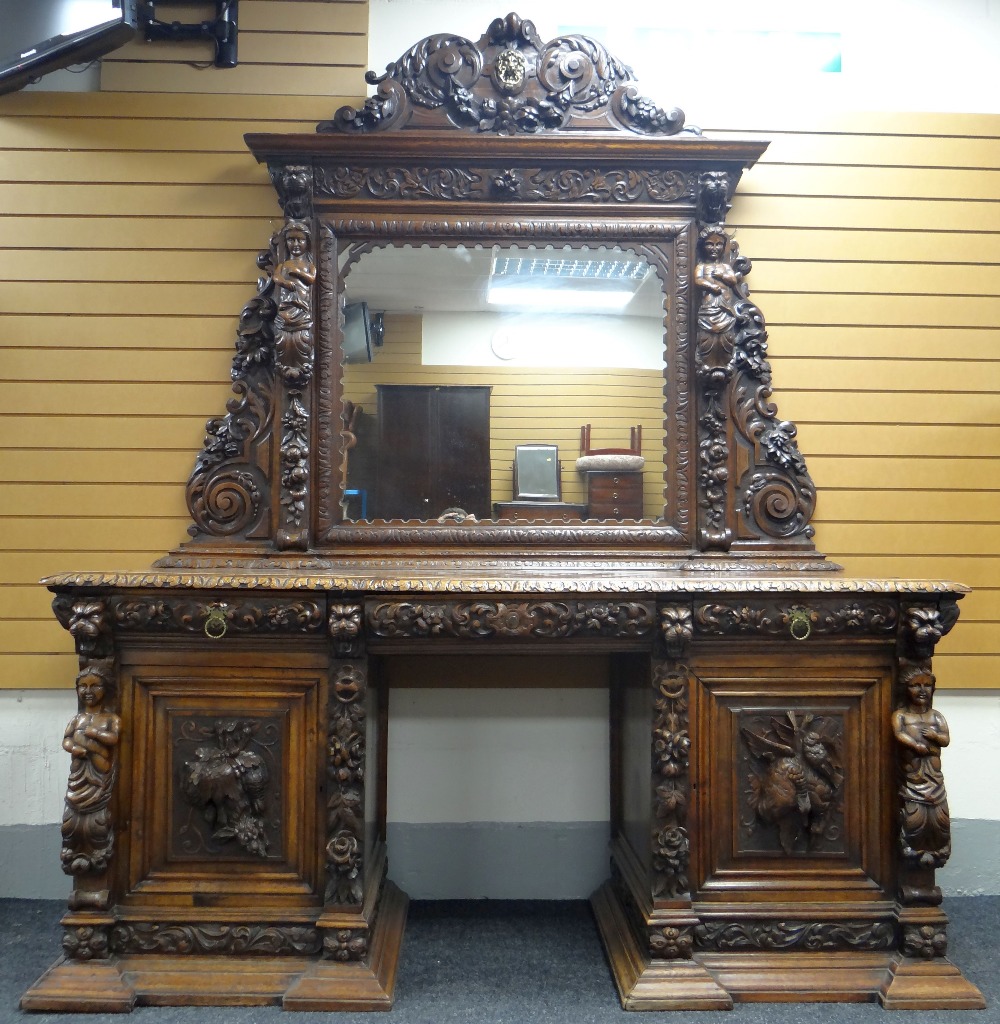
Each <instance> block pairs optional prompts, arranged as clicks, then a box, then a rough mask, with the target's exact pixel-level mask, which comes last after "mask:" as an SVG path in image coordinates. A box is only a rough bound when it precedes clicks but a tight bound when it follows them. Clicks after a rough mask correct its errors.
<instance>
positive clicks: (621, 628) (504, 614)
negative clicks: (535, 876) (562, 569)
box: [367, 601, 656, 640]
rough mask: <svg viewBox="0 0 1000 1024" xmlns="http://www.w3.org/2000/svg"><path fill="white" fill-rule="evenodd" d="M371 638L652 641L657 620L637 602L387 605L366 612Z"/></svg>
mask: <svg viewBox="0 0 1000 1024" xmlns="http://www.w3.org/2000/svg"><path fill="white" fill-rule="evenodd" d="M367 619H368V629H369V631H370V633H371V635H372V637H379V638H381V639H384V640H401V639H413V638H424V637H454V638H457V639H464V640H486V639H511V640H513V639H518V640H533V639H557V638H563V637H571V636H576V637H580V636H583V637H586V636H593V637H604V638H607V637H623V638H626V637H627V638H636V639H638V638H642V637H651V636H652V635H653V633H654V631H655V629H656V616H655V612H654V609H653V607H652V605H651V604H648V603H644V602H639V601H624V602H618V601H510V602H504V601H456V602H440V603H438V602H426V603H418V602H410V601H390V602H384V603H381V604H372V605H370V606H369V607H368V609H367Z"/></svg>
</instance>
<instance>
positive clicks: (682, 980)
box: [591, 882, 986, 1010]
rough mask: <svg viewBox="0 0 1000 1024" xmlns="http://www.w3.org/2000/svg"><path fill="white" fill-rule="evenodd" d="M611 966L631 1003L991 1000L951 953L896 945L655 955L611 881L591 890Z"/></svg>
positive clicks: (683, 1006) (968, 1005)
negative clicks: (912, 953) (903, 950)
mask: <svg viewBox="0 0 1000 1024" xmlns="http://www.w3.org/2000/svg"><path fill="white" fill-rule="evenodd" d="M591 904H592V906H593V908H594V914H595V916H596V917H597V925H598V929H599V930H600V933H601V939H602V941H603V942H604V948H605V951H606V952H607V956H608V962H609V963H610V965H611V973H612V975H613V977H614V980H615V985H616V986H617V988H618V995H619V997H620V999H621V1003H622V1006H623V1007H624V1008H625V1009H626V1010H722V1009H732V1006H733V1003H734V1002H795V1003H809V1002H836V1003H848V1002H874V1001H876V1000H877V1001H878V1002H880V1003H881V1004H882V1005H883V1006H884V1007H885V1008H886V1009H900V1010H902V1009H906V1010H972V1009H982V1008H983V1007H984V1006H985V1005H986V1003H985V1001H984V999H983V996H982V994H981V993H980V991H979V989H977V988H976V987H975V985H973V984H971V982H969V981H967V980H966V979H965V977H963V975H962V973H961V972H960V971H959V970H958V968H957V967H955V966H954V964H952V963H951V962H950V961H948V960H946V959H943V958H935V959H934V960H930V961H913V960H907V959H904V958H903V957H901V956H900V955H899V954H897V953H894V952H892V951H886V952H872V953H866V952H857V953H855V952H843V953H793V952H787V953H785V952H777V953H775V952H768V951H765V950H762V951H760V952H750V953H696V954H695V956H694V957H693V959H691V960H688V961H664V960H653V959H651V958H650V956H649V953H648V952H647V951H646V950H645V949H644V948H642V946H641V945H640V943H639V940H638V938H637V937H636V934H635V931H634V930H633V929H632V928H631V927H630V924H629V920H628V917H627V915H626V912H625V908H624V906H623V905H622V903H621V899H620V897H619V896H618V893H617V891H616V890H615V888H614V887H613V886H612V885H611V883H610V882H606V883H605V884H604V885H603V886H602V887H601V888H600V889H598V890H597V892H595V893H594V895H593V896H592V897H591Z"/></svg>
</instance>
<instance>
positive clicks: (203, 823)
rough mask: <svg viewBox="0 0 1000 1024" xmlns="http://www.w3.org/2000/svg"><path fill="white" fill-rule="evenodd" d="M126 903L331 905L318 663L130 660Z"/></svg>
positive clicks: (161, 654) (290, 655)
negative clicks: (204, 899) (205, 894)
mask: <svg viewBox="0 0 1000 1024" xmlns="http://www.w3.org/2000/svg"><path fill="white" fill-rule="evenodd" d="M122 677H123V705H124V710H125V712H126V717H127V720H128V721H129V722H131V729H130V733H131V743H132V745H133V750H132V754H131V757H130V758H129V759H128V762H127V763H128V764H129V765H130V766H131V767H130V769H129V774H130V776H131V777H129V778H123V780H122V781H123V794H126V795H125V797H124V799H126V800H127V801H128V803H129V805H130V806H129V810H130V828H129V830H128V832H129V835H128V837H127V842H126V844H125V846H126V851H123V852H124V856H123V857H122V858H121V869H122V870H124V871H127V877H126V878H123V879H121V880H120V884H121V886H122V889H123V891H124V893H125V902H127V903H129V902H130V903H133V904H145V903H149V902H153V903H167V904H176V903H179V904H181V905H184V904H186V905H188V906H190V905H192V903H193V904H194V905H195V906H198V905H200V903H201V900H200V898H199V894H200V893H201V892H202V891H203V890H204V889H205V887H206V885H210V886H211V889H212V892H213V897H212V901H213V905H220V906H225V905H226V904H227V902H229V901H231V900H234V899H235V900H236V901H237V902H239V903H242V904H243V905H246V900H247V894H254V896H255V897H256V898H258V899H262V900H264V902H266V903H267V904H268V905H270V906H289V905H316V904H318V903H322V901H323V885H324V875H323V870H322V863H321V860H320V854H321V850H322V846H323V843H322V841H321V840H320V832H319V829H320V828H321V827H322V822H323V813H322V808H321V804H320V803H319V794H320V790H321V785H320V779H321V768H322V764H323V761H322V755H323V752H322V750H321V748H320V746H319V742H318V739H317V737H318V736H319V735H320V729H319V728H318V725H319V723H320V722H322V709H323V707H324V704H323V699H324V696H325V680H326V659H325V657H324V655H323V654H322V653H321V652H315V653H310V652H308V651H306V652H303V651H301V650H297V651H295V652H292V651H288V650H285V651H282V652H280V653H279V652H278V651H277V650H268V649H266V648H263V649H262V647H259V646H258V647H256V648H255V649H253V650H244V651H241V652H239V653H237V652H235V651H233V650H232V648H230V649H229V650H228V651H226V650H222V649H218V648H216V649H213V650H212V651H211V652H210V653H209V652H208V651H205V652H201V651H198V650H194V649H186V650H170V649H169V648H168V649H166V650H165V649H163V648H162V646H161V647H160V648H159V649H156V650H153V649H143V648H136V649H127V650H125V651H124V652H123V656H122Z"/></svg>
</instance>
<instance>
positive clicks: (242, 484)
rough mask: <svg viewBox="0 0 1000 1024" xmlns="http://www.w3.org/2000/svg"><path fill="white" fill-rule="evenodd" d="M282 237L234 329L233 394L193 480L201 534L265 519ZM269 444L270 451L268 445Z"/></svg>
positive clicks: (192, 500) (190, 489)
mask: <svg viewBox="0 0 1000 1024" xmlns="http://www.w3.org/2000/svg"><path fill="white" fill-rule="evenodd" d="M276 245H277V243H276V240H275V239H272V242H271V247H270V249H269V250H266V251H265V252H262V253H261V254H260V256H259V257H258V259H257V264H258V266H259V267H260V268H261V270H262V271H263V272H264V274H263V276H262V277H261V278H260V279H258V282H257V295H256V296H255V297H254V298H252V299H251V300H250V301H249V302H248V303H247V305H246V306H244V308H243V312H242V313H241V314H240V321H239V327H238V328H237V331H236V354H235V356H234V357H233V365H232V371H231V376H232V380H233V391H234V392H235V394H236V397H235V398H232V399H230V400H229V402H228V404H227V407H226V408H227V413H226V415H225V416H224V417H222V418H221V419H211V420H209V421H208V423H207V424H206V425H205V432H206V433H205V442H204V448H203V449H202V452H201V454H200V455H199V456H198V458H197V460H196V462H195V466H194V470H193V471H192V473H191V477H190V479H189V480H188V485H187V492H186V498H187V505H188V511H189V512H190V513H191V519H192V521H193V523H192V526H191V527H189V532H190V533H191V535H192V536H193V537H195V538H197V537H199V536H201V535H205V536H212V537H235V536H247V535H248V534H251V533H252V532H253V530H254V529H255V528H256V527H257V526H258V525H259V524H260V523H261V521H262V520H263V519H264V517H265V515H266V513H267V511H268V508H269V496H270V490H269V485H268V482H267V474H266V472H265V471H264V469H262V466H264V467H266V465H267V459H266V445H267V442H268V441H269V439H270V431H271V419H272V410H273V402H274V394H273V392H274V322H275V318H276V317H277V313H278V306H277V303H276V302H275V301H274V298H273V292H274V281H273V280H272V278H271V274H270V271H271V269H272V268H273V266H274V261H275V255H276ZM262 449H264V450H262Z"/></svg>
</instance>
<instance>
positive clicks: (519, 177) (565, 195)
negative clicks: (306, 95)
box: [316, 166, 692, 205]
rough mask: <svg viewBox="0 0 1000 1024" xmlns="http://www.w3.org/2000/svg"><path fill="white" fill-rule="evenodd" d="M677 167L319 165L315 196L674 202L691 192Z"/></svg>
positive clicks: (684, 176)
mask: <svg viewBox="0 0 1000 1024" xmlns="http://www.w3.org/2000/svg"><path fill="white" fill-rule="evenodd" d="M691 188H692V186H691V183H690V181H689V180H688V178H687V176H686V175H685V174H684V173H683V172H682V171H679V170H661V171H646V170H632V169H626V168H590V169H583V168H579V167H566V168H561V169H558V170H549V169H544V170H543V169H542V168H539V167H474V168H469V169H465V168H462V167H340V166H328V167H321V168H319V169H317V173H316V194H317V196H321V197H329V198H332V199H350V198H354V197H356V196H359V195H369V196H372V197H373V198H376V199H393V198H397V197H398V198H400V199H406V200H430V201H441V200H444V201H466V200H478V201H488V200H490V199H501V200H504V199H505V200H510V201H517V202H586V203H587V204H590V205H592V204H593V203H595V202H597V203H633V202H640V201H646V202H654V203H674V202H677V201H678V200H680V199H683V198H684V197H686V196H687V195H689V194H690V192H691Z"/></svg>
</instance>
